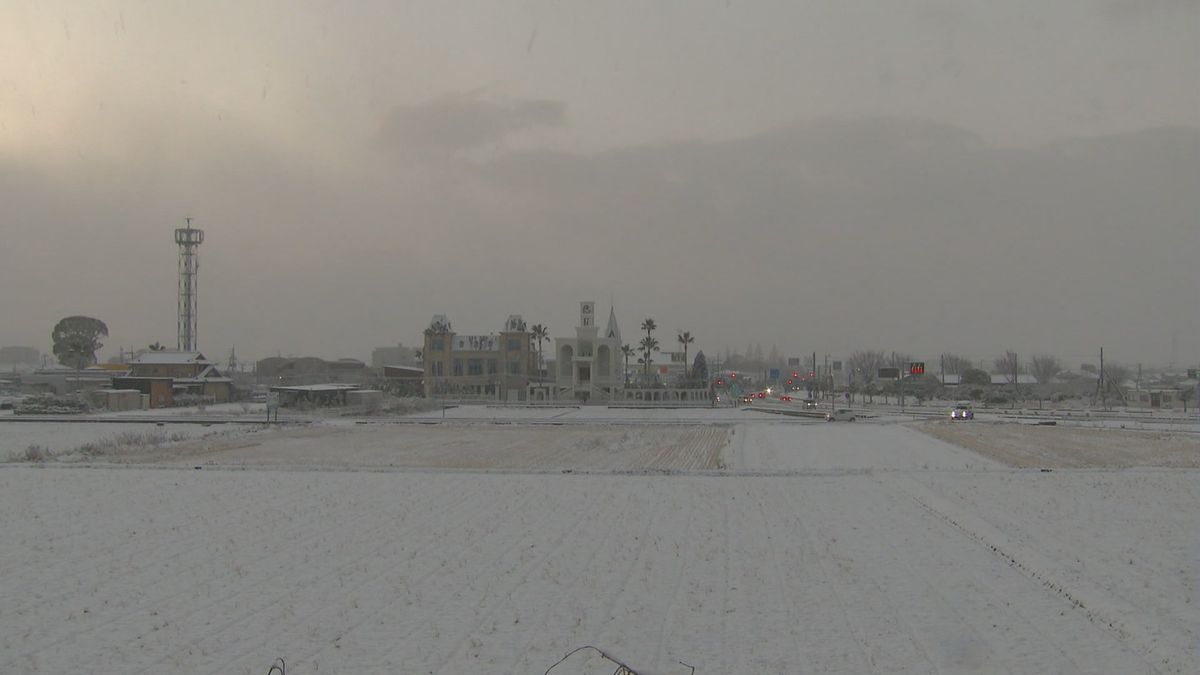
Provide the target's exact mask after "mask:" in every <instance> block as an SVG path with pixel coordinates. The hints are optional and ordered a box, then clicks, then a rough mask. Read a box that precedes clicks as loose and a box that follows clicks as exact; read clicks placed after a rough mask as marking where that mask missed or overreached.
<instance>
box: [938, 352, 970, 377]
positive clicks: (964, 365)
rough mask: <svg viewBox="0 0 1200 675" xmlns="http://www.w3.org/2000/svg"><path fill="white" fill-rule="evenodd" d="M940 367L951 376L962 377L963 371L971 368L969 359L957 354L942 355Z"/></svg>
mask: <svg viewBox="0 0 1200 675" xmlns="http://www.w3.org/2000/svg"><path fill="white" fill-rule="evenodd" d="M942 367H943V368H944V369H945V370H946V372H947V373H949V374H951V375H962V374H963V371H965V370H966V369H968V368H970V367H971V359H968V358H966V357H965V356H959V355H958V354H943V355H942Z"/></svg>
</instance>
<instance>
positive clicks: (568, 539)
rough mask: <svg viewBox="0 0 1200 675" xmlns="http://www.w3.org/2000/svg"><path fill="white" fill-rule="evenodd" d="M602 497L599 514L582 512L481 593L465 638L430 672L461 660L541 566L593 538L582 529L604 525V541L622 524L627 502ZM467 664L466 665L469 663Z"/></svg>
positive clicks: (436, 671) (451, 671) (628, 504)
mask: <svg viewBox="0 0 1200 675" xmlns="http://www.w3.org/2000/svg"><path fill="white" fill-rule="evenodd" d="M625 489H628V487H627V486H626V487H625ZM603 496H604V500H603V504H602V505H601V507H600V509H601V510H600V511H593V510H592V509H591V508H584V509H583V513H582V515H581V517H580V518H579V519H578V520H576V521H575V522H574V523H573V525H572V526H571V527H568V528H565V529H563V530H562V531H561V532H559V533H558V535H559V537H558V541H557V542H556V543H555V544H554V545H553V546H551V547H549V548H548V549H547V550H546V551H545V552H543V553H542V554H541V555H539V556H537V557H536V558H534V559H532V560H529V561H526V562H521V561H519V562H520V564H519V566H515V567H514V568H513V569H512V571H511V573H509V574H507V575H505V579H504V580H505V582H506V583H504V584H503V585H502V586H501V587H500V588H498V589H497V590H496V591H495V592H494V593H492V594H491V597H490V598H489V597H488V592H486V591H485V592H484V593H483V595H482V597H481V598H480V600H479V603H478V605H477V607H476V613H475V616H474V617H473V618H472V621H471V622H469V623H470V626H469V628H468V629H467V634H466V635H464V636H463V637H462V639H461V640H460V641H459V643H458V645H457V646H456V647H455V648H454V649H452V650H451V652H450V653H449V654H448V655H446V657H445V659H444V660H442V661H441V663H440V664H439V665H438V666H437V667H436V668H435V669H434V671H433V672H434V673H435V674H436V673H440V672H444V671H446V669H447V668H448V667H449V666H450V665H452V664H453V662H454V661H455V659H456V658H459V657H463V658H464V659H465V657H466V656H467V654H468V653H469V647H471V646H472V645H471V642H472V641H473V640H475V638H473V637H472V635H471V633H475V632H477V630H476V629H477V628H478V627H479V626H481V625H483V623H484V622H486V621H488V620H489V619H490V618H491V617H492V616H493V615H495V614H496V613H497V612H499V611H500V609H501V608H502V607H503V606H504V604H505V603H508V602H511V601H512V598H513V595H514V593H517V592H518V591H519V590H520V589H521V587H522V586H523V585H524V584H525V582H526V580H527V579H528V577H529V575H530V573H531V572H532V571H533V570H535V569H537V568H539V567H541V566H543V565H545V564H546V563H547V562H548V561H550V560H551V559H553V558H555V557H557V556H558V555H559V554H560V552H562V551H563V550H564V549H566V548H567V547H568V544H569V543H574V539H576V538H579V537H589V538H590V537H592V536H595V535H594V534H593V533H592V529H591V528H590V527H585V525H588V524H589V523H590V522H594V521H599V522H600V523H604V529H603V534H602V535H601V539H605V538H607V537H608V535H609V534H611V533H612V532H613V531H614V530H615V529H616V528H617V526H618V525H619V524H620V523H621V522H622V519H621V516H622V515H624V514H625V513H626V512H627V511H628V510H629V508H630V504H631V502H630V500H628V499H613V498H612V497H613V496H612V494H611V493H609V494H603ZM521 544H522V545H523V544H524V542H521ZM493 585H494V584H489V585H488V587H487V589H486V590H487V591H490V590H491V587H492V586H493ZM480 611H482V614H481V613H480ZM464 623H468V622H464ZM467 660H468V661H469V659H467ZM448 672H450V673H453V674H457V673H460V672H462V671H461V669H459V670H450V671H448Z"/></svg>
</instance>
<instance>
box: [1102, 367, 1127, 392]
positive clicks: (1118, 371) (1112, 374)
mask: <svg viewBox="0 0 1200 675" xmlns="http://www.w3.org/2000/svg"><path fill="white" fill-rule="evenodd" d="M1132 373H1133V370H1132V369H1131V368H1130V367H1129V366H1123V365H1121V364H1119V363H1106V364H1104V379H1105V381H1106V382H1107V384H1108V386H1110V387H1113V388H1116V389H1123V388H1124V384H1125V381H1126V380H1128V379H1129V376H1130V375H1131V374H1132Z"/></svg>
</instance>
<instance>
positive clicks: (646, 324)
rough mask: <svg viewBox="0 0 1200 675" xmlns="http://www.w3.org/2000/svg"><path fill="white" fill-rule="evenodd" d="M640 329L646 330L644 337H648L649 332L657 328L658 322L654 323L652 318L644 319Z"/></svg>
mask: <svg viewBox="0 0 1200 675" xmlns="http://www.w3.org/2000/svg"><path fill="white" fill-rule="evenodd" d="M642 330H644V331H646V337H650V332H651V331H654V330H658V324H656V323H654V319H646V320H645V321H642Z"/></svg>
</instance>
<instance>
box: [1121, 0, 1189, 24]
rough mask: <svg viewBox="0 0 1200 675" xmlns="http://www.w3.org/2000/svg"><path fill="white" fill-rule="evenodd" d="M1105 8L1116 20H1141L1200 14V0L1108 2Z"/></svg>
mask: <svg viewBox="0 0 1200 675" xmlns="http://www.w3.org/2000/svg"><path fill="white" fill-rule="evenodd" d="M1103 8H1104V12H1105V14H1106V15H1107V16H1108V17H1109V18H1112V19H1115V20H1119V21H1128V20H1141V19H1144V18H1147V17H1149V16H1154V15H1158V14H1177V13H1200V0H1107V2H1105V3H1104V5H1103Z"/></svg>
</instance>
